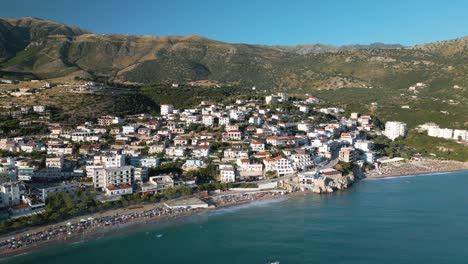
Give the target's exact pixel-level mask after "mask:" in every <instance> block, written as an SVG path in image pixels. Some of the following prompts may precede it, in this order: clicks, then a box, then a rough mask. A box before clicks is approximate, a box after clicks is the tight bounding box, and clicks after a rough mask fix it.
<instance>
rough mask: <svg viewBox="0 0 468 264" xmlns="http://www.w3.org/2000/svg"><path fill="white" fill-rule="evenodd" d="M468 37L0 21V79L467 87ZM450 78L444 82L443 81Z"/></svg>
mask: <svg viewBox="0 0 468 264" xmlns="http://www.w3.org/2000/svg"><path fill="white" fill-rule="evenodd" d="M467 51H468V38H466V37H465V38H460V39H455V40H450V41H444V42H435V43H429V44H424V45H417V46H413V47H403V46H401V45H399V44H389V45H387V44H382V43H374V44H370V45H350V46H342V47H337V46H329V45H322V44H306V45H298V46H264V45H247V44H230V43H224V42H220V41H216V40H211V39H207V38H204V37H200V36H184V37H178V36H162V37H155V36H133V35H98V34H92V33H89V32H88V31H86V30H83V29H80V28H77V27H74V26H67V25H64V24H60V23H55V22H51V21H47V20H42V19H38V18H18V19H0V75H6V76H11V75H31V76H36V77H38V78H54V77H64V76H70V77H74V76H82V77H90V76H108V77H109V78H111V79H112V80H116V81H121V82H134V83H152V82H161V81H162V82H164V81H168V82H170V81H192V80H211V81H215V82H219V83H223V84H238V85H244V86H253V85H255V86H257V87H260V88H264V89H268V88H288V87H304V88H310V89H312V88H343V87H344V88H345V87H364V86H377V87H379V86H388V87H390V88H392V87H396V88H401V87H407V86H409V85H413V84H414V83H415V82H422V81H424V82H427V83H431V82H436V83H437V82H440V81H441V80H443V81H444V82H447V85H453V84H457V85H461V86H466V84H468V81H467V76H468V74H467V73H468V69H467V67H468V66H467V64H466V61H468V52H467ZM447 80H449V81H447Z"/></svg>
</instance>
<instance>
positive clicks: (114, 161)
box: [93, 154, 125, 168]
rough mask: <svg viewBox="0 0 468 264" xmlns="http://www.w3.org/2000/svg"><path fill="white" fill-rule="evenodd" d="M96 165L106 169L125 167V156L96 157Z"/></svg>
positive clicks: (108, 155)
mask: <svg viewBox="0 0 468 264" xmlns="http://www.w3.org/2000/svg"><path fill="white" fill-rule="evenodd" d="M93 164H94V165H97V166H99V165H101V166H103V167H104V168H110V167H123V166H125V155H120V154H107V155H97V156H94V163H93Z"/></svg>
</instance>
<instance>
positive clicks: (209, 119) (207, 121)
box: [202, 115, 215, 126]
mask: <svg viewBox="0 0 468 264" xmlns="http://www.w3.org/2000/svg"><path fill="white" fill-rule="evenodd" d="M202 122H203V124H204V125H205V126H213V125H214V123H215V117H214V116H213V115H203V118H202Z"/></svg>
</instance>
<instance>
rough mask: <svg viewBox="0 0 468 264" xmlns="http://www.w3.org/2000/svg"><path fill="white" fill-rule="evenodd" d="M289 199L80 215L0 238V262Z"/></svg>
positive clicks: (239, 197) (254, 196)
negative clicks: (209, 206)
mask: <svg viewBox="0 0 468 264" xmlns="http://www.w3.org/2000/svg"><path fill="white" fill-rule="evenodd" d="M290 195H298V193H292V194H288V193H284V194H282V193H281V192H277V191H271V192H246V193H227V194H223V195H216V196H214V197H213V199H214V201H215V202H216V205H217V206H216V207H215V208H209V209H184V210H176V211H171V212H170V213H168V212H169V211H167V210H166V211H164V210H165V209H164V205H163V203H154V204H145V205H133V206H128V207H126V208H119V209H115V210H109V211H105V212H100V213H95V214H89V215H82V216H79V217H75V218H72V219H68V220H66V221H62V222H59V223H54V224H50V225H46V226H40V227H33V228H27V229H24V230H19V231H17V232H12V233H8V234H4V235H2V236H0V258H1V259H4V258H8V257H13V256H16V255H20V254H24V253H28V252H32V251H36V250H38V249H43V248H46V247H54V246H58V245H61V244H63V243H67V244H70V243H74V242H79V241H86V240H92V239H96V238H99V237H102V236H107V235H111V231H117V230H118V231H119V232H124V231H127V230H132V229H137V228H144V227H145V225H146V224H155V223H167V222H168V221H174V220H176V219H182V218H185V217H189V216H192V215H196V214H202V213H206V212H209V211H213V210H217V209H222V208H228V207H235V206H240V205H244V204H248V203H252V202H256V201H262V200H268V199H276V198H282V197H288V196H290ZM88 219H93V220H88ZM83 220H85V221H83ZM70 228H75V229H74V230H73V233H72V232H69V231H70V230H71V229H70ZM34 234H36V237H39V239H37V241H36V240H34V241H33V242H30V244H25V243H19V245H20V246H17V245H18V241H24V239H28V241H31V239H30V238H31V237H32V236H33V235H34ZM39 235H40V236H39ZM13 238H14V239H13ZM12 239H13V241H15V245H16V246H17V247H15V248H11V247H9V246H11V245H12V244H11V241H12ZM7 241H10V242H7Z"/></svg>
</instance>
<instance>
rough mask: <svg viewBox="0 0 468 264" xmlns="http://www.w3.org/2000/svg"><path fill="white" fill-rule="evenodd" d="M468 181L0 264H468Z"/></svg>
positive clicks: (302, 203) (304, 200)
mask: <svg viewBox="0 0 468 264" xmlns="http://www.w3.org/2000/svg"><path fill="white" fill-rule="evenodd" d="M467 209H468V172H456V173H449V174H436V175H429V176H417V177H401V178H393V179H379V180H365V181H361V182H359V183H358V184H356V185H355V186H353V187H352V188H351V189H350V190H348V191H345V192H340V193H334V194H331V195H309V196H305V197H293V198H289V199H286V200H275V201H268V202H260V203H257V204H253V205H248V206H241V207H238V208H230V209H223V210H219V211H214V212H209V213H206V214H203V215H197V216H194V217H191V218H189V219H184V220H179V221H176V222H174V223H169V224H164V225H161V224H156V225H148V226H147V227H145V228H144V229H140V230H137V231H131V232H129V231H126V232H122V231H118V230H116V231H115V232H113V235H112V236H107V237H104V238H100V239H97V240H92V241H86V242H81V243H76V244H70V245H64V246H61V247H54V248H48V249H43V250H40V251H39V252H34V253H30V254H26V255H22V256H19V257H15V258H11V259H8V260H6V261H5V263H34V264H42V263H44V264H45V263H48V264H50V263H66V264H73V263H79V264H83V263H114V264H120V263H259V264H262V263H269V262H270V261H280V263H282V264H284V263H361V264H362V263H372V264H374V263H391V264H399V263H425V264H429V263H437V264H440V263H468V250H467V249H466V246H467V245H468V210H467Z"/></svg>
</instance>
